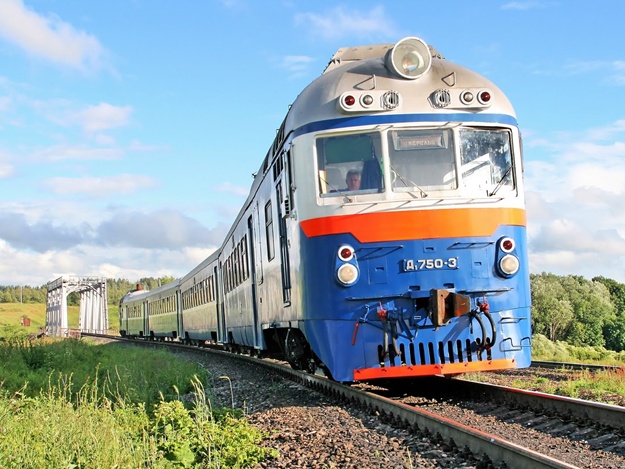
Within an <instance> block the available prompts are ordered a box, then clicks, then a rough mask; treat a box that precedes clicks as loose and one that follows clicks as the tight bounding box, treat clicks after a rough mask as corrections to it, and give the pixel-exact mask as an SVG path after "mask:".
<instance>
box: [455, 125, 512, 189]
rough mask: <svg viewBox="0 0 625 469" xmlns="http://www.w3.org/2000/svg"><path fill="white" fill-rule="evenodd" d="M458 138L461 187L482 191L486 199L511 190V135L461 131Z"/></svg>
mask: <svg viewBox="0 0 625 469" xmlns="http://www.w3.org/2000/svg"><path fill="white" fill-rule="evenodd" d="M459 134H460V164H461V165H462V167H461V174H462V184H463V186H464V187H465V188H469V189H481V190H485V191H487V192H488V195H493V194H494V193H495V192H497V191H500V190H505V189H508V190H510V189H512V188H513V181H514V179H513V177H512V156H511V154H510V132H508V131H506V130H478V129H461V130H460V132H459Z"/></svg>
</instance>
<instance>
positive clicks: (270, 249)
mask: <svg viewBox="0 0 625 469" xmlns="http://www.w3.org/2000/svg"><path fill="white" fill-rule="evenodd" d="M265 235H266V236H267V259H268V260H271V259H273V258H274V257H275V255H276V253H275V247H274V244H273V216H272V213H271V200H270V201H269V202H267V205H265Z"/></svg>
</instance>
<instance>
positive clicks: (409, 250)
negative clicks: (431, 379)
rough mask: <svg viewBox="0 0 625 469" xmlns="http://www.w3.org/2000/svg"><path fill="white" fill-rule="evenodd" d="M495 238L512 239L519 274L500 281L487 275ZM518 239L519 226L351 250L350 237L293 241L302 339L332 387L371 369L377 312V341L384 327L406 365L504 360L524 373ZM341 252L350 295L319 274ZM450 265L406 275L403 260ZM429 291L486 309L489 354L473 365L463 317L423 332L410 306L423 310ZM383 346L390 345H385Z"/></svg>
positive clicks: (473, 334)
mask: <svg viewBox="0 0 625 469" xmlns="http://www.w3.org/2000/svg"><path fill="white" fill-rule="evenodd" d="M503 236H511V237H513V238H514V239H516V240H517V242H518V244H517V246H516V254H517V255H518V256H520V261H521V266H522V268H521V270H520V271H519V272H518V273H517V274H516V275H514V276H513V277H511V278H508V279H506V278H501V277H500V276H498V275H497V273H496V271H495V261H496V256H497V252H496V241H497V240H498V239H500V238H501V237H503ZM525 239H526V237H525V227H519V226H501V227H500V228H499V229H498V230H497V232H496V233H494V234H493V236H492V237H488V238H464V239H458V238H454V239H434V240H409V241H400V242H383V243H369V244H361V243H359V242H358V241H357V240H356V239H355V238H354V237H353V236H352V235H350V234H341V235H330V236H318V237H313V238H306V237H305V236H304V235H302V246H301V247H302V265H303V272H304V283H305V285H306V287H307V288H306V290H305V297H304V324H305V325H304V329H305V334H306V337H307V338H308V340H309V342H310V344H311V347H312V349H313V350H314V352H315V353H316V354H317V355H318V356H319V358H320V359H321V360H322V361H323V362H324V363H325V364H326V366H328V368H329V369H330V371H331V373H332V375H333V377H334V378H335V379H337V380H339V381H351V380H353V379H354V370H355V369H360V368H371V367H376V366H380V359H379V353H378V348H379V346H381V345H382V344H383V343H384V335H385V332H384V329H383V322H382V321H381V320H380V317H379V316H378V310H379V309H380V308H383V309H384V310H386V311H387V314H389V321H387V327H388V329H387V337H390V333H391V331H390V329H391V322H393V323H394V324H393V325H392V326H393V327H392V328H393V329H394V331H395V335H396V336H397V338H396V344H397V348H398V349H399V348H400V347H401V346H402V345H403V347H404V353H403V354H402V355H403V357H404V358H403V359H404V360H405V363H407V364H414V365H425V364H441V363H453V362H458V361H465V360H467V359H469V360H479V359H480V358H481V359H487V358H488V359H498V358H507V359H515V360H516V363H517V366H519V367H523V366H529V364H530V354H529V350H530V345H531V340H530V330H531V324H530V293H529V279H528V276H529V274H528V271H527V259H526V258H525V257H524V256H525V253H526V246H525ZM344 244H348V245H351V246H352V247H353V248H354V249H355V255H356V262H357V265H358V268H359V270H360V276H359V280H358V281H357V282H356V283H355V284H354V285H353V286H351V287H345V286H341V285H340V284H339V283H338V282H337V281H336V280H335V278H334V277H333V276H332V275H320V274H319V273H320V272H335V271H336V259H337V256H336V252H337V250H338V248H339V247H340V246H342V245H344ZM450 258H455V259H457V268H455V269H451V268H448V267H446V266H443V268H436V269H430V270H421V271H417V270H407V269H406V267H408V269H410V267H411V264H410V262H407V261H410V260H413V261H418V260H421V259H441V260H443V259H444V260H447V259H450ZM432 289H446V290H449V291H453V292H456V293H460V294H463V295H466V296H468V297H470V298H471V308H472V309H475V310H477V309H478V306H477V301H478V300H481V301H483V300H484V299H485V300H486V301H487V302H488V304H489V306H490V313H491V316H492V318H493V320H494V323H495V325H496V326H495V327H496V334H497V338H496V342H495V346H494V347H493V348H492V349H491V350H490V354H488V355H487V353H486V351H484V352H483V353H482V356H481V357H479V356H478V354H477V345H476V342H475V340H476V338H477V339H478V340H481V338H482V337H483V334H482V326H481V325H480V323H479V321H478V320H477V319H473V320H470V319H469V317H468V316H467V315H464V316H460V317H455V318H452V319H451V321H450V322H449V323H447V324H445V325H443V326H440V327H438V328H435V327H433V325H432V322H431V320H430V319H429V317H428V311H427V310H426V309H424V308H421V307H420V304H426V303H427V300H428V299H429V297H430V291H431V290H432ZM482 316H483V315H482ZM390 319H392V320H393V321H391V320H390ZM481 321H482V324H483V327H485V328H486V336H488V337H490V336H492V332H491V326H490V324H489V322H488V321H487V319H486V318H484V317H482V318H481ZM467 341H468V342H467ZM388 342H389V344H390V343H391V342H392V339H388ZM411 344H412V347H413V348H412V350H414V352H412V353H411ZM439 347H442V349H441V348H439ZM450 347H451V349H450ZM432 350H433V353H432ZM441 350H442V351H441ZM413 356H414V358H412V357H413ZM469 356H471V358H469ZM401 361H402V359H401V358H400V357H397V358H396V359H395V365H400V364H401ZM413 361H414V363H413ZM390 365H392V362H390V361H389V359H388V357H387V358H386V359H385V366H390Z"/></svg>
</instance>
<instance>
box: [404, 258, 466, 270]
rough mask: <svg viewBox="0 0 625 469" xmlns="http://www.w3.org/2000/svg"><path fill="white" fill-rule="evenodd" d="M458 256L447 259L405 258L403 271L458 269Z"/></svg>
mask: <svg viewBox="0 0 625 469" xmlns="http://www.w3.org/2000/svg"><path fill="white" fill-rule="evenodd" d="M457 268H458V258H457V257H449V258H447V259H440V258H439V259H404V260H403V261H402V271H403V272H414V271H421V270H440V269H457Z"/></svg>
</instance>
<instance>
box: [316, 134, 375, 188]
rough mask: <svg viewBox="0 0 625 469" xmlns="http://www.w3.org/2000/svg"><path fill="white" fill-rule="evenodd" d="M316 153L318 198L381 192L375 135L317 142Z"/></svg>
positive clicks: (343, 137)
mask: <svg viewBox="0 0 625 469" xmlns="http://www.w3.org/2000/svg"><path fill="white" fill-rule="evenodd" d="M316 149H317V168H318V181H319V194H320V195H321V196H322V197H330V196H337V195H341V194H344V193H375V192H382V190H383V189H384V185H383V180H382V162H381V154H382V151H381V147H380V136H379V134H377V133H367V134H358V135H344V136H337V137H325V138H319V139H317V143H316Z"/></svg>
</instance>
